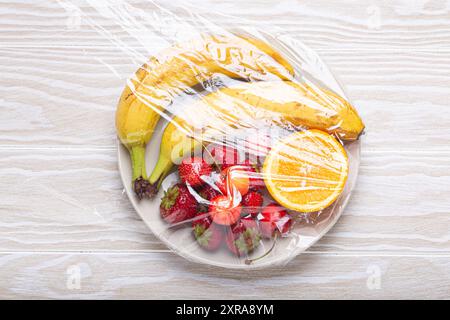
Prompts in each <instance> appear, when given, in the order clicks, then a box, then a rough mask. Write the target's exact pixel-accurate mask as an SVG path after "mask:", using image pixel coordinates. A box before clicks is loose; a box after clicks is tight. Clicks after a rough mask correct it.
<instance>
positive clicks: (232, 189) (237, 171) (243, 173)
mask: <svg viewBox="0 0 450 320" xmlns="http://www.w3.org/2000/svg"><path fill="white" fill-rule="evenodd" d="M216 185H217V186H218V187H219V189H220V191H221V192H222V193H223V194H226V195H230V196H231V197H234V195H235V193H236V192H239V193H240V194H241V196H243V195H245V194H246V193H247V192H248V189H249V178H248V172H247V170H246V167H242V166H240V165H235V166H231V167H228V168H226V169H224V170H222V172H221V173H220V176H219V180H218V181H217V182H216Z"/></svg>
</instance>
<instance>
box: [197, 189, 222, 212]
mask: <svg viewBox="0 0 450 320" xmlns="http://www.w3.org/2000/svg"><path fill="white" fill-rule="evenodd" d="M198 194H199V196H200V197H201V198H202V199H199V204H198V211H199V212H208V211H209V203H210V201H211V200H212V199H214V198H215V197H217V196H219V195H221V192H220V191H219V190H216V189H214V188H213V187H212V186H210V185H206V186H204V187H203V188H202V189H201V190H200V191H199V193H198Z"/></svg>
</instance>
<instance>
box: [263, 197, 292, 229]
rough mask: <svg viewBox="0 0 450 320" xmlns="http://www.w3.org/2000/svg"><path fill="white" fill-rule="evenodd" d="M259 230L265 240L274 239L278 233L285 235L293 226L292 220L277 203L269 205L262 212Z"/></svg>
mask: <svg viewBox="0 0 450 320" xmlns="http://www.w3.org/2000/svg"><path fill="white" fill-rule="evenodd" d="M261 216H262V217H261V219H260V220H259V228H260V230H261V234H262V236H263V237H265V238H272V237H273V236H274V235H275V233H276V232H278V233H279V234H281V235H285V234H286V233H288V232H289V230H290V229H291V226H292V223H293V221H292V218H291V217H290V215H289V213H288V212H287V211H286V210H285V209H284V208H283V207H280V206H279V205H278V204H276V203H271V204H269V205H267V206H266V207H265V208H264V209H263V211H262V212H261Z"/></svg>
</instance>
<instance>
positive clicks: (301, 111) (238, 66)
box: [116, 34, 364, 198]
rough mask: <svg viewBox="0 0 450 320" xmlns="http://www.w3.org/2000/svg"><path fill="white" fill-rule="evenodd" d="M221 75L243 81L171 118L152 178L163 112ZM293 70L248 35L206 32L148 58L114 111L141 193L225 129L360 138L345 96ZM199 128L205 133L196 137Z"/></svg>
mask: <svg viewBox="0 0 450 320" xmlns="http://www.w3.org/2000/svg"><path fill="white" fill-rule="evenodd" d="M217 75H224V76H226V77H230V78H233V79H238V80H243V81H245V82H242V83H241V84H239V85H237V86H233V87H226V88H222V89H219V90H217V91H215V92H212V93H210V94H208V95H206V96H204V97H203V98H202V99H201V100H199V101H197V102H196V103H195V105H193V106H186V110H187V111H188V112H191V114H192V110H195V114H194V116H191V117H189V115H188V114H187V113H188V112H186V113H184V114H183V116H177V117H174V118H173V119H172V120H171V122H170V123H169V124H168V125H167V127H166V129H165V130H164V133H163V137H162V140H161V147H160V155H159V159H158V162H157V164H156V166H155V168H154V170H153V172H152V173H151V175H150V177H148V176H147V173H146V168H145V146H146V144H147V143H148V141H149V140H150V138H151V136H152V134H153V131H154V129H155V126H156V124H157V123H158V121H159V119H160V116H161V115H163V114H164V111H165V109H166V108H167V107H168V106H169V105H170V104H171V103H172V101H173V99H174V97H175V96H177V95H179V94H180V93H182V92H184V91H187V90H190V89H191V88H192V87H194V86H196V85H198V84H201V83H203V82H205V81H208V80H209V79H211V78H212V77H214V76H217ZM293 76H294V68H293V67H292V65H291V64H290V63H289V62H288V61H287V60H286V59H285V58H284V57H282V56H281V55H280V54H279V53H278V52H277V51H276V50H275V49H274V48H272V47H271V46H269V45H268V44H267V43H265V42H263V41H261V40H258V39H256V38H252V37H248V36H244V35H234V34H232V35H229V36H222V35H220V36H218V35H204V36H202V37H201V38H200V39H198V40H195V41H191V42H187V43H183V44H178V45H175V46H172V47H171V48H169V49H168V50H166V51H164V52H162V53H161V54H159V55H158V56H157V57H152V58H150V59H149V61H148V62H147V63H146V64H144V65H143V66H142V67H141V68H140V69H139V70H138V71H137V72H136V74H135V76H134V77H133V78H132V79H130V80H129V81H128V84H127V87H126V88H125V89H124V91H123V93H122V96H121V98H120V101H119V104H118V107H117V113H116V128H117V132H118V136H119V138H120V140H121V142H122V143H123V144H124V145H125V146H126V147H127V149H128V150H129V152H130V155H131V160H132V168H133V175H132V176H133V178H132V179H133V188H134V191H135V193H136V195H137V196H138V197H139V198H143V197H151V196H152V195H154V194H155V193H156V191H157V188H158V183H159V182H160V181H161V180H162V179H163V178H164V177H165V176H166V174H167V173H168V172H169V171H170V169H171V167H172V166H173V163H174V161H176V159H179V158H181V157H183V156H184V155H185V153H186V150H193V149H195V148H196V147H198V146H201V145H205V144H206V143H208V142H209V141H210V140H211V139H213V138H214V137H215V136H217V135H219V134H222V133H224V132H225V131H226V130H227V129H228V128H239V127H245V126H247V127H248V126H253V125H254V124H255V123H256V122H258V121H263V122H264V123H265V124H266V125H278V126H280V125H286V124H288V125H294V126H302V127H307V128H315V129H321V130H325V131H328V132H330V133H334V134H336V135H337V136H338V137H339V138H340V139H342V140H355V139H358V137H359V135H360V134H361V133H362V132H363V130H364V124H363V123H362V121H361V119H360V117H359V116H358V114H357V112H356V111H355V109H354V108H353V107H352V106H351V105H350V104H349V103H348V102H347V101H346V100H345V99H343V98H342V97H340V96H338V95H336V94H335V93H333V92H331V91H329V90H326V89H323V88H320V87H317V86H314V85H311V84H310V85H308V84H305V83H298V82H294V80H293ZM200 110H201V111H200ZM196 130H201V131H202V137H206V138H200V139H199V138H196V137H194V131H196Z"/></svg>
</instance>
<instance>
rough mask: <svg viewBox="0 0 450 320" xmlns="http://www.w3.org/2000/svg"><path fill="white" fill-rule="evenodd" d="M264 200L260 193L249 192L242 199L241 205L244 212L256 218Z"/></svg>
mask: <svg viewBox="0 0 450 320" xmlns="http://www.w3.org/2000/svg"><path fill="white" fill-rule="evenodd" d="M263 202H264V199H263V196H262V195H261V193H259V192H258V191H250V192H249V193H247V194H246V195H244V196H243V197H242V201H241V204H242V206H243V207H244V211H245V212H247V213H249V214H251V216H252V217H254V218H255V217H256V216H257V215H258V213H259V212H260V211H261V207H262V205H263Z"/></svg>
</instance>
